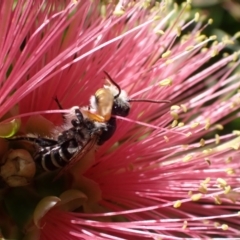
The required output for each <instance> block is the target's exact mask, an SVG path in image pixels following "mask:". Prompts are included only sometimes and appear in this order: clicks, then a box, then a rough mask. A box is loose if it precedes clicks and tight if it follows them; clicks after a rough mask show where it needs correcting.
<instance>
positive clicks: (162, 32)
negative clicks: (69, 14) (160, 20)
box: [154, 29, 165, 36]
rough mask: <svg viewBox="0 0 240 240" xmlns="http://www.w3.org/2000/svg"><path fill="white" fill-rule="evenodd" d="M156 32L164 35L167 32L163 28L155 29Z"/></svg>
mask: <svg viewBox="0 0 240 240" xmlns="http://www.w3.org/2000/svg"><path fill="white" fill-rule="evenodd" d="M154 32H155V33H156V34H158V35H161V36H162V35H163V34H164V33H165V32H164V31H163V30H161V29H158V30H155V31H154Z"/></svg>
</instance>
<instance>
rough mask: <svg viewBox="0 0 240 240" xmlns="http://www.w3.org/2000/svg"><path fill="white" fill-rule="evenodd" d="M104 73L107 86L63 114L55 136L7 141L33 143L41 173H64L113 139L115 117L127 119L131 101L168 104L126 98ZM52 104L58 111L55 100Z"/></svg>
mask: <svg viewBox="0 0 240 240" xmlns="http://www.w3.org/2000/svg"><path fill="white" fill-rule="evenodd" d="M104 73H105V74H106V76H107V78H108V82H107V84H106V85H104V86H103V87H102V88H100V89H98V90H97V91H96V92H95V94H94V95H93V96H91V97H90V105H89V106H88V107H82V108H79V107H73V108H71V113H70V114H66V115H64V117H63V118H64V119H65V122H66V124H65V126H63V130H62V131H60V133H59V134H58V136H57V137H55V138H42V137H29V136H19V137H14V138H12V139H9V140H10V141H28V142H32V143H34V144H35V145H36V146H37V151H36V153H35V155H34V160H35V162H36V164H37V165H38V166H39V168H41V169H42V170H43V171H54V170H57V169H62V170H61V171H66V170H67V169H69V168H70V167H72V166H73V165H74V164H75V163H76V162H77V161H80V160H81V159H82V158H83V157H84V156H85V155H86V154H87V153H88V152H89V151H92V150H93V151H95V150H96V149H97V147H98V146H101V145H102V144H104V143H105V142H106V141H107V140H109V139H110V138H111V137H112V136H113V134H114V133H115V131H116V128H117V121H116V117H115V116H121V117H126V116H128V114H129V112H130V108H131V106H130V103H131V102H134V101H135V102H136V101H142V102H158V103H169V101H166V100H159V101H153V100H137V99H130V98H129V97H128V95H127V93H126V92H125V91H124V90H122V89H121V88H120V86H119V85H118V84H117V83H116V82H115V81H114V80H113V79H112V78H111V76H110V75H109V74H108V73H107V72H105V71H104ZM55 101H56V102H57V104H58V106H59V108H60V109H62V106H61V104H60V103H59V101H58V99H57V98H56V99H55Z"/></svg>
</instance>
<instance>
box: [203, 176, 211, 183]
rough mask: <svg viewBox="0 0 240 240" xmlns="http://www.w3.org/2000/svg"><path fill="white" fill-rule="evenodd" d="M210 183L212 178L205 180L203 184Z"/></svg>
mask: <svg viewBox="0 0 240 240" xmlns="http://www.w3.org/2000/svg"><path fill="white" fill-rule="evenodd" d="M210 181H211V178H210V177H207V178H206V179H205V180H203V183H206V184H208V183H210Z"/></svg>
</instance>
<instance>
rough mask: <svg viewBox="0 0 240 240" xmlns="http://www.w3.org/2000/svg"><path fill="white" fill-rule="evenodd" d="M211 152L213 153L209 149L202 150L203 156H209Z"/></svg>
mask: <svg viewBox="0 0 240 240" xmlns="http://www.w3.org/2000/svg"><path fill="white" fill-rule="evenodd" d="M212 152H213V149H211V148H209V149H205V150H203V154H206V155H208V154H211V153H212Z"/></svg>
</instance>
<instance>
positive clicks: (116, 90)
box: [104, 71, 171, 117]
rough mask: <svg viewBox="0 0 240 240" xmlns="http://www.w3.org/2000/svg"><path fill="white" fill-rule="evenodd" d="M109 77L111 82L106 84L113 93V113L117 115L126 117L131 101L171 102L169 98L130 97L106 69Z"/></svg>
mask: <svg viewBox="0 0 240 240" xmlns="http://www.w3.org/2000/svg"><path fill="white" fill-rule="evenodd" d="M104 73H105V74H106V76H107V77H108V79H109V81H110V84H109V85H107V86H105V87H106V88H108V89H109V90H110V92H111V93H112V94H113V97H114V100H113V106H112V114H113V115H116V116H121V117H126V116H128V114H129V112H130V108H131V106H130V102H149V103H171V101H168V100H152V99H129V97H128V95H127V93H126V92H125V91H124V90H122V89H121V88H120V86H119V85H118V84H117V83H116V82H115V81H114V80H113V79H112V78H111V76H110V75H109V74H108V73H107V72H105V71H104Z"/></svg>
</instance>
